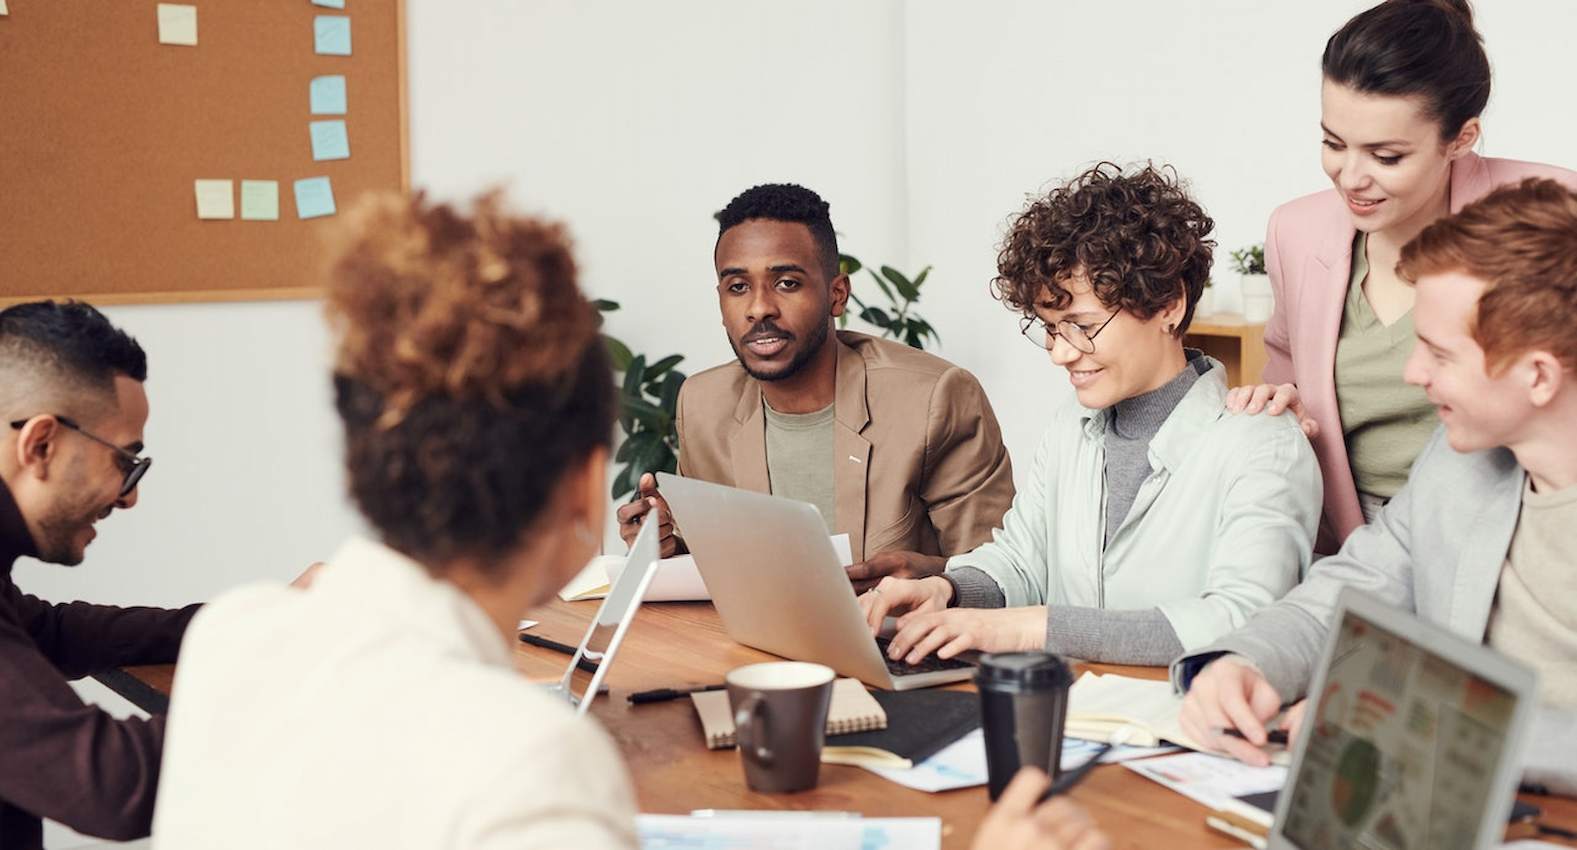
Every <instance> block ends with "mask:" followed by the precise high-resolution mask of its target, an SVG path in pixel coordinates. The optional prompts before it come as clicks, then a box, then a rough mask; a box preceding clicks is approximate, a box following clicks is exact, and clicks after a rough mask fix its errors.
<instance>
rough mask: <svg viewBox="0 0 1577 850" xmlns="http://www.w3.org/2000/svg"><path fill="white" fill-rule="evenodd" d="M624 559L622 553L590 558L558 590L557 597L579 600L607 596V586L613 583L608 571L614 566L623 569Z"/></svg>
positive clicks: (566, 600)
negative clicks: (567, 582)
mask: <svg viewBox="0 0 1577 850" xmlns="http://www.w3.org/2000/svg"><path fill="white" fill-rule="evenodd" d="M625 560H626V558H625V557H624V556H623V555H598V556H597V557H595V558H592V559H591V560H590V561H587V562H586V566H584V567H581V570H580V572H578V573H576V574H575V577H574V578H572V579H570V580H569V584H566V585H564V587H563V588H562V589H560V590H559V598H560V599H562V600H564V601H565V602H579V601H581V600H582V599H601V598H603V597H604V596H607V595H608V586H609V585H610V584H612V583H613V582H612V580H611V579H609V578H608V572H609V570H610V569H614V568H618V569H623V568H624V562H625Z"/></svg>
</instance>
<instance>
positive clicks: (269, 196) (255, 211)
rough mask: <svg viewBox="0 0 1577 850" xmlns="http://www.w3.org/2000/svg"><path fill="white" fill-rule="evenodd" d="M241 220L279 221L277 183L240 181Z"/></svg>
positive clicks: (276, 181)
mask: <svg viewBox="0 0 1577 850" xmlns="http://www.w3.org/2000/svg"><path fill="white" fill-rule="evenodd" d="M241 220H242V221H279V181H278V180H242V181H241Z"/></svg>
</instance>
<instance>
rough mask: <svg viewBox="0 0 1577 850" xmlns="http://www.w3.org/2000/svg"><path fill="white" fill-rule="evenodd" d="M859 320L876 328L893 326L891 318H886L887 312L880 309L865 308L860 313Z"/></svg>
mask: <svg viewBox="0 0 1577 850" xmlns="http://www.w3.org/2000/svg"><path fill="white" fill-rule="evenodd" d="M860 318H861V319H863V320H865V321H867V322H870V323H871V324H873V325H875V326H877V327H878V328H888V327H892V324H893V320H892V317H891V316H888V315H887V311H886V310H883V309H882V308H880V307H866V308H865V309H864V310H862V311H860Z"/></svg>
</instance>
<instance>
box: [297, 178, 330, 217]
mask: <svg viewBox="0 0 1577 850" xmlns="http://www.w3.org/2000/svg"><path fill="white" fill-rule="evenodd" d="M333 214H334V185H333V184H332V183H330V182H329V179H328V178H327V177H308V178H307V179H305V180H297V181H296V216H297V217H298V218H319V217H321V216H325V215H333Z"/></svg>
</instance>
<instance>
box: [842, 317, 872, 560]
mask: <svg viewBox="0 0 1577 850" xmlns="http://www.w3.org/2000/svg"><path fill="white" fill-rule="evenodd" d="M833 342H834V344H836V345H837V346H838V378H837V380H838V386H837V389H836V394H835V395H834V397H833V398H834V401H833V415H834V417H835V418H836V419H837V428H836V432H835V434H834V435H833V443H832V451H833V461H832V470H833V475H832V484H833V494H834V497H833V498H834V501H835V505H834V508H833V512H834V513H835V515H836V521H835V522H834V526H835V528H834V531H847V532H848V534H849V549H850V552H851V554H853V556H854V561H855V563H859V562H860V561H863V560H865V488H866V480H867V478H868V477H869V475H870V468H871V444H870V442H869V441H868V440H866V439H865V438H864V437H862V436H860V432H861V431H864V430H865V426H866V425H868V424H870V421H871V410H870V406H869V405H868V403H867V402H866V398H865V358H863V357H861V356H860V353H859V352H857V351H855V350H854V349H852V348H850V347H849V346H847V345H844V344H843V342H842V341H840V340H838V339H837V337H833Z"/></svg>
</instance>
